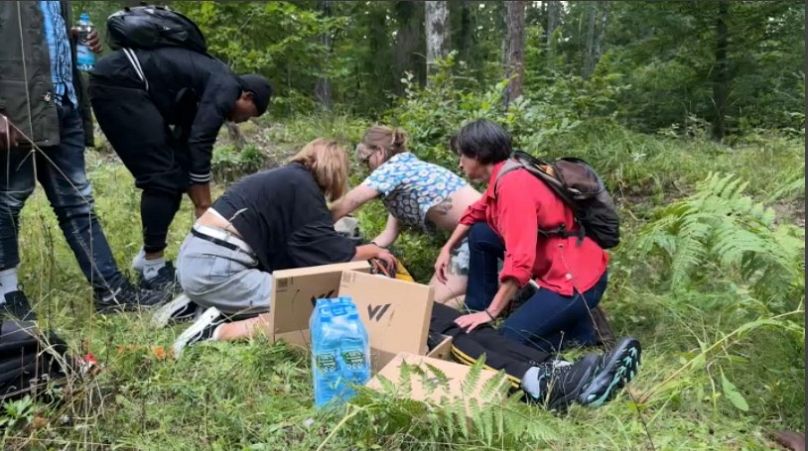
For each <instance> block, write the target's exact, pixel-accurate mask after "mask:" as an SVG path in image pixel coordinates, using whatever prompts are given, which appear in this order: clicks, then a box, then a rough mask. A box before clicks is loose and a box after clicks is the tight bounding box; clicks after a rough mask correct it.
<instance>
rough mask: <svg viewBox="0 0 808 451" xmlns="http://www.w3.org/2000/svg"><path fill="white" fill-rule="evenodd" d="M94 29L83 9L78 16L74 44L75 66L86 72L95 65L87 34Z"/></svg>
mask: <svg viewBox="0 0 808 451" xmlns="http://www.w3.org/2000/svg"><path fill="white" fill-rule="evenodd" d="M94 30H95V27H94V26H93V23H92V22H90V15H89V14H88V13H87V12H86V11H85V12H82V13H81V16H79V23H78V43H77V45H76V66H78V68H79V70H81V71H84V72H87V71H90V70H92V69H93V67H95V53H94V52H93V49H92V48H90V44H89V42H88V40H87V36H89V35H90V33H92V32H93V31H94Z"/></svg>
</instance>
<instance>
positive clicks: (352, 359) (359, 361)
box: [342, 349, 367, 370]
mask: <svg viewBox="0 0 808 451" xmlns="http://www.w3.org/2000/svg"><path fill="white" fill-rule="evenodd" d="M342 361H343V362H345V365H346V366H347V367H348V368H349V369H352V370H357V369H362V368H365V367H366V365H367V363H366V362H365V353H364V352H362V350H361V349H349V350H346V351H342Z"/></svg>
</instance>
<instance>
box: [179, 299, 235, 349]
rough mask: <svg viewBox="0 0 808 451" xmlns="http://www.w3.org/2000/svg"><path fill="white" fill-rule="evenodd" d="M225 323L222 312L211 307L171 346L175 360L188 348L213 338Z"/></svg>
mask: <svg viewBox="0 0 808 451" xmlns="http://www.w3.org/2000/svg"><path fill="white" fill-rule="evenodd" d="M224 322H225V318H224V315H222V312H220V311H219V309H217V308H216V307H210V308H209V309H207V310H205V312H204V313H202V314H201V315H199V318H197V319H196V321H194V323H193V324H191V325H190V326H189V327H188V328H187V329H185V330H184V331H183V332H182V333H181V334H180V336H179V337H177V340H176V341H175V342H174V344H173V345H172V346H171V350H172V351H173V352H174V358H177V359H178V358H180V356H181V355H182V351H183V350H184V349H185V348H186V347H188V346H190V345H192V344H194V343H199V342H200V341H207V340H210V339H211V338H213V331H215V330H216V328H217V327H218V326H219V325H220V324H222V323H224Z"/></svg>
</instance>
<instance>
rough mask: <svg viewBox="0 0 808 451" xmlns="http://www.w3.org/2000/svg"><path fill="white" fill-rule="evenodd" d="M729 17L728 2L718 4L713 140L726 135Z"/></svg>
mask: <svg viewBox="0 0 808 451" xmlns="http://www.w3.org/2000/svg"><path fill="white" fill-rule="evenodd" d="M728 17H729V0H720V1H719V2H718V16H717V17H716V23H715V25H716V26H715V29H716V46H715V70H714V71H713V101H714V102H715V117H714V118H713V138H715V139H717V140H719V141H720V140H721V139H723V138H724V135H725V134H726V123H725V120H726V109H727V97H728V94H729V82H730V76H729V65H728V61H727V47H728V45H729V32H728V30H727V18H728Z"/></svg>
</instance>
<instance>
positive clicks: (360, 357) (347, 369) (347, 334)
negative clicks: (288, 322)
mask: <svg viewBox="0 0 808 451" xmlns="http://www.w3.org/2000/svg"><path fill="white" fill-rule="evenodd" d="M309 329H310V331H311V344H312V345H311V348H312V365H311V366H312V375H313V380H314V404H315V405H316V406H317V407H320V406H323V405H325V404H328V403H329V402H330V401H332V400H336V401H346V400H348V399H350V398H351V397H352V396H353V395H354V390H353V388H352V385H354V384H364V383H365V382H367V380H368V379H369V378H370V343H369V342H368V334H367V330H366V329H365V326H364V324H362V320H361V319H360V318H359V315H358V313H357V310H356V306H355V305H354V303H353V300H352V299H350V298H345V297H341V298H329V299H318V300H317V304H316V305H315V308H314V312H313V313H312V316H311V318H310V320H309Z"/></svg>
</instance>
